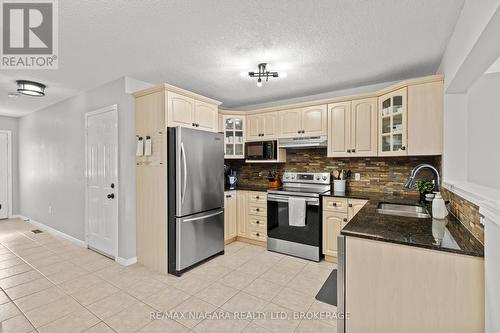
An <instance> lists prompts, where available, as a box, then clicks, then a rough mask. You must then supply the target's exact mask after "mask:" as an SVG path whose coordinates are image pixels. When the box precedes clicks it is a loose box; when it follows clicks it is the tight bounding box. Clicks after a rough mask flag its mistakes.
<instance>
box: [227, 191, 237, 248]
mask: <svg viewBox="0 0 500 333" xmlns="http://www.w3.org/2000/svg"><path fill="white" fill-rule="evenodd" d="M237 217H238V215H237V199H236V193H235V191H230V192H225V193H224V243H226V242H227V243H230V242H231V241H233V240H234V239H235V238H236V230H237V226H236V225H237Z"/></svg>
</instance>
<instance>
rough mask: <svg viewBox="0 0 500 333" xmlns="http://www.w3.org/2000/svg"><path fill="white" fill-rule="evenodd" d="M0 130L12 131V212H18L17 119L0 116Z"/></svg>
mask: <svg viewBox="0 0 500 333" xmlns="http://www.w3.org/2000/svg"><path fill="white" fill-rule="evenodd" d="M0 130H7V131H11V133H12V212H11V214H19V172H18V160H19V158H18V151H19V131H18V119H17V118H13V117H6V116H0Z"/></svg>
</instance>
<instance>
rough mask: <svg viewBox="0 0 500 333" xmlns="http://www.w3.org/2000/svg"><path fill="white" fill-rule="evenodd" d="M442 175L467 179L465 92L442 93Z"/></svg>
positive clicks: (448, 177)
mask: <svg viewBox="0 0 500 333" xmlns="http://www.w3.org/2000/svg"><path fill="white" fill-rule="evenodd" d="M443 131H444V132H443V137H444V142H443V151H444V154H443V159H442V164H443V166H442V167H443V177H444V178H445V179H453V180H460V181H465V180H466V179H467V142H468V139H467V94H445V95H444V125H443Z"/></svg>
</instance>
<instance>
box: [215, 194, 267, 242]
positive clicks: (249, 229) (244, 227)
mask: <svg viewBox="0 0 500 333" xmlns="http://www.w3.org/2000/svg"><path fill="white" fill-rule="evenodd" d="M236 238H238V239H239V240H241V241H247V242H251V243H253V244H256V245H262V246H265V242H266V241H267V193H266V192H257V191H230V192H226V193H225V197H224V241H225V243H226V244H228V243H231V242H232V241H234V240H236Z"/></svg>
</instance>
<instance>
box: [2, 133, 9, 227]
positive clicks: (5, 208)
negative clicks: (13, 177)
mask: <svg viewBox="0 0 500 333" xmlns="http://www.w3.org/2000/svg"><path fill="white" fill-rule="evenodd" d="M8 217H9V138H8V134H7V133H6V132H0V219H6V218H8Z"/></svg>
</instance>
